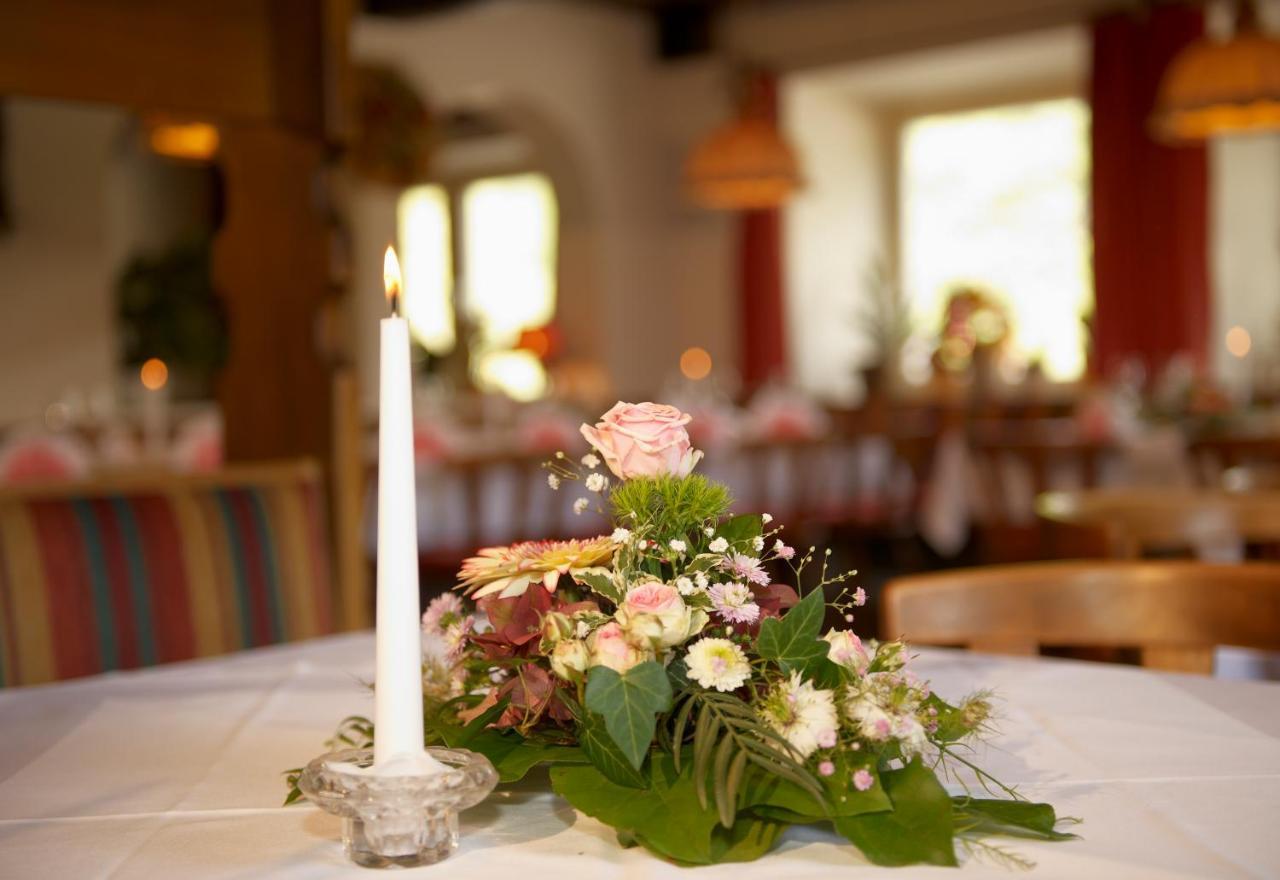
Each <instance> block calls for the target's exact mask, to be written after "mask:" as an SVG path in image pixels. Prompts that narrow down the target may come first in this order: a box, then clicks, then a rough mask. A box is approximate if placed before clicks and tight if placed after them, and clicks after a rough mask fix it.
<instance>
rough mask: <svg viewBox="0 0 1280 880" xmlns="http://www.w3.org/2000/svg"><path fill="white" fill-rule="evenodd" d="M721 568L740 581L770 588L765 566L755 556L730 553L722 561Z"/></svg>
mask: <svg viewBox="0 0 1280 880" xmlns="http://www.w3.org/2000/svg"><path fill="white" fill-rule="evenodd" d="M720 568H721V569H722V570H724V571H727V572H729V573H730V574H732V575H733V576H734V577H736V578H738V579H740V580H744V581H751V582H752V583H753V584H759V585H760V586H762V587H767V586H769V575H768V574H767V573H766V572H765V570H764V566H763V565H761V564H760V560H759V559H756V558H755V557H754V556H747V555H746V554H745V553H730V554H729V555H728V556H726V557H725V558H724V559H722V560H721V561H720Z"/></svg>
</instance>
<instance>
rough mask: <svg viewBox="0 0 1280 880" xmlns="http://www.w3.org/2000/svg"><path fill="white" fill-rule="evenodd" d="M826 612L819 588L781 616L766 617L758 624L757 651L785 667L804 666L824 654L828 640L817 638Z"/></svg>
mask: <svg viewBox="0 0 1280 880" xmlns="http://www.w3.org/2000/svg"><path fill="white" fill-rule="evenodd" d="M826 613H827V603H826V598H825V597H824V596H823V594H822V591H821V590H812V591H810V592H809V594H808V595H807V596H805V597H804V598H803V599H801V600H800V601H799V603H797V604H796V605H795V607H793V608H792V609H791V610H790V611H788V612H787V613H786V614H784V615H782V617H768V618H765V620H764V622H763V623H761V624H760V636H759V638H758V639H757V640H756V650H757V651H758V652H759V654H760V656H761V657H763V658H765V659H766V660H774V661H776V662H777V663H778V664H779V665H780V666H782V668H783V669H784V670H791V669H794V668H804V666H805V665H806V664H809V663H812V662H816V661H817V659H818V658H820V657H822V658H825V657H826V656H827V647H828V646H827V643H826V642H824V641H822V639H820V638H819V637H818V634H819V633H820V632H821V631H822V619H823V617H825V616H826Z"/></svg>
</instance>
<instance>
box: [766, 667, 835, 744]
mask: <svg viewBox="0 0 1280 880" xmlns="http://www.w3.org/2000/svg"><path fill="white" fill-rule="evenodd" d="M760 714H761V716H763V718H764V720H765V721H766V722H767V723H768V724H769V726H770V727H772V728H773V729H774V730H776V731H777V732H778V733H779V734H781V735H782V738H783V739H785V740H786V741H787V742H789V743H790V744H791V747H792V748H793V749H795V750H796V753H797V754H799V755H800V757H802V758H807V757H809V756H810V755H812V754H813V753H814V752H815V751H817V750H818V748H819V747H820V746H821V745H822V743H823V742H827V741H830V740H831V737H832V734H833V733H834V732H835V729H836V727H837V726H838V725H839V723H840V719H839V716H838V715H837V713H836V701H835V694H834V692H832V691H824V690H819V689H818V688H815V687H814V686H813V685H812V684H810V683H809V682H807V681H802V680H801V679H800V673H798V672H793V673H791V678H790V679H789V680H788V681H784V682H782V683H780V684H779V685H778V686H777V687H775V688H774V689H773V691H772V692H770V694H769V696H768V697H766V698H765V701H764V705H763V706H762V707H761V711H760Z"/></svg>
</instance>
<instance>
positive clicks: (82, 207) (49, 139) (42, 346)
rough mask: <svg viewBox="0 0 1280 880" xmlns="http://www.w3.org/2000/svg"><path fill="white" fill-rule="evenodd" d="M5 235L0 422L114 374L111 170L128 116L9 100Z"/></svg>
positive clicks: (0, 242) (1, 240) (0, 237)
mask: <svg viewBox="0 0 1280 880" xmlns="http://www.w3.org/2000/svg"><path fill="white" fill-rule="evenodd" d="M2 107H3V113H4V122H5V138H6V150H5V169H4V170H5V178H4V179H5V181H6V186H7V188H8V202H9V207H10V211H11V215H12V220H13V228H12V229H11V230H10V231H9V232H8V233H5V234H0V423H7V422H11V421H18V420H22V419H28V418H33V417H37V416H39V415H41V414H42V413H43V412H44V409H45V407H46V406H48V405H49V404H50V403H51V402H53V401H55V400H57V399H59V398H61V397H62V396H63V395H64V394H65V393H67V392H68V391H70V390H79V391H80V392H82V393H91V392H92V391H93V390H95V389H101V388H102V387H103V386H104V383H105V384H106V385H107V386H109V385H110V384H111V383H112V380H113V378H114V369H115V363H116V348H115V345H116V342H115V340H116V336H115V331H114V324H113V320H114V319H113V314H112V311H113V306H112V303H113V297H112V294H111V286H112V271H113V269H114V266H113V264H112V250H113V247H112V242H111V240H110V235H109V227H108V222H107V220H108V195H107V184H106V180H107V168H108V164H109V159H110V157H111V155H112V153H113V150H114V148H115V147H116V145H117V143H118V138H119V136H120V134H121V132H122V131H123V130H124V127H125V126H126V125H127V118H126V116H125V114H124V113H123V112H122V111H119V110H114V109H110V108H95V107H86V106H80V105H72V104H59V103H54V102H47V101H36V100H26V99H21V98H9V99H6V100H5V101H4V102H3V105H2Z"/></svg>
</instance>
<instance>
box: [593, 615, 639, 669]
mask: <svg viewBox="0 0 1280 880" xmlns="http://www.w3.org/2000/svg"><path fill="white" fill-rule="evenodd" d="M587 646H588V647H589V648H590V649H591V665H592V666H608V667H609V668H610V669H612V670H613V671H614V672H626V671H627V670H628V669H630V668H631V667H632V666H635V665H636V664H638V663H643V662H644V661H645V660H648V659H650V654H649V653H648V652H647V651H642V650H640V649H639V648H637V647H636V646H635V645H633V644H631V642H630V641H628V640H627V634H626V633H625V632H623V630H622V627H621V626H619V625H618V624H617V623H614V622H609V623H606V624H605V625H604V626H602V627H600V628H599V629H598V630H596V631H595V632H593V633H592V634H591V636H590V638H589V639H588V640H587Z"/></svg>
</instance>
